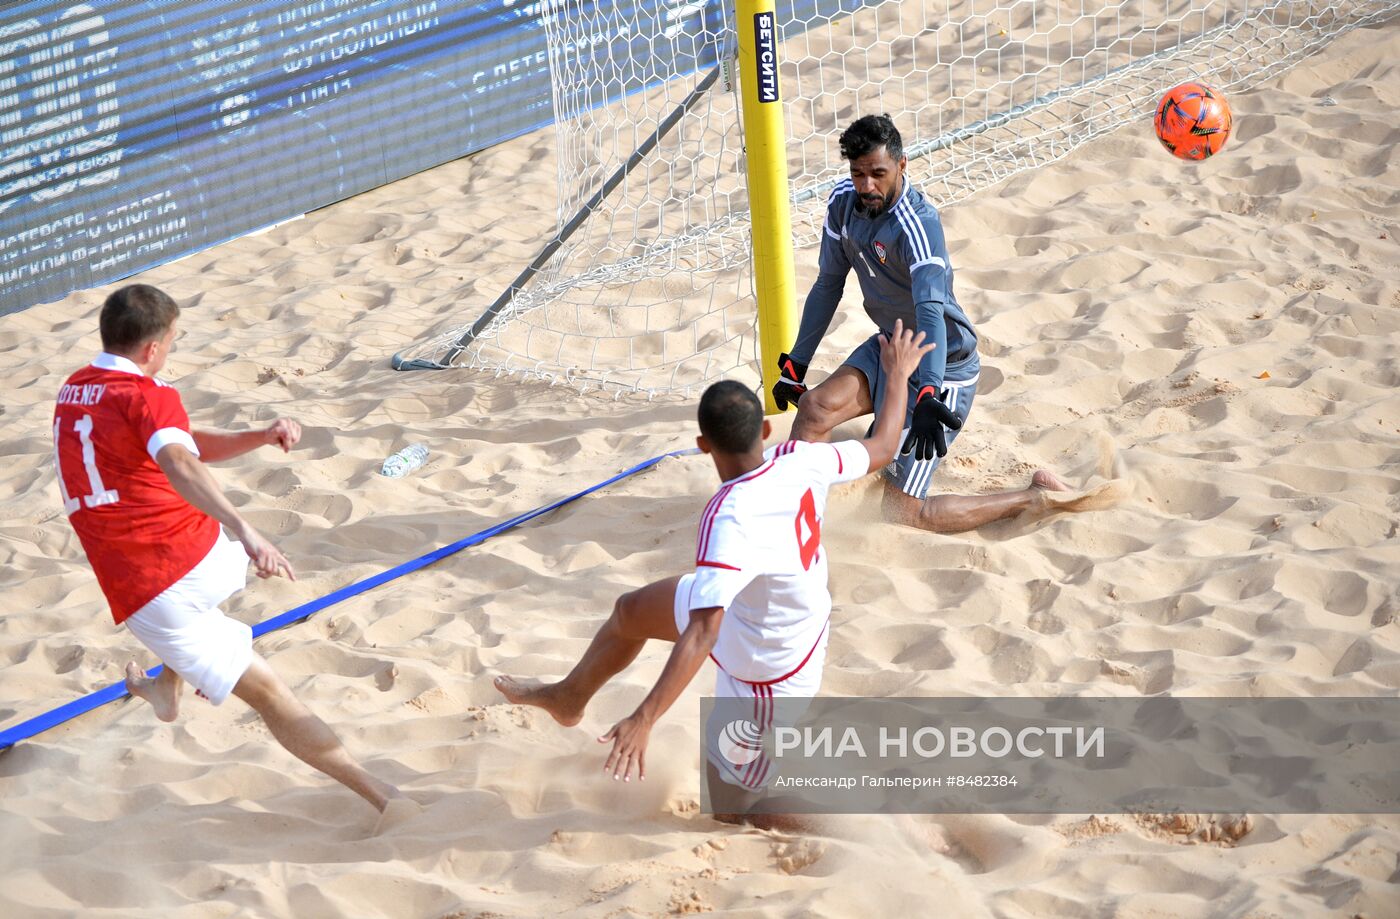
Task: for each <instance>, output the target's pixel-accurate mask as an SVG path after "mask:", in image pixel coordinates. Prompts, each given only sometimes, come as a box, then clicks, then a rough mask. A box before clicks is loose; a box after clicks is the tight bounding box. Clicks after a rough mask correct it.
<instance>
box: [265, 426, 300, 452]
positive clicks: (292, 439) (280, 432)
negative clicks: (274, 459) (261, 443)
mask: <svg viewBox="0 0 1400 919" xmlns="http://www.w3.org/2000/svg"><path fill="white" fill-rule="evenodd" d="M263 437H264V438H266V440H267V442H268V443H269V444H275V445H277V446H279V447H281V448H282V452H283V453H287V452H290V451H291V449H292V448H293V447H295V446H296V445H297V441H299V440H301V425H299V424H297V423H296V422H295V421H293V420H292V419H290V418H278V419H277V420H276V421H274V422H272V424H270V425H268V427H267V430H265V431H263Z"/></svg>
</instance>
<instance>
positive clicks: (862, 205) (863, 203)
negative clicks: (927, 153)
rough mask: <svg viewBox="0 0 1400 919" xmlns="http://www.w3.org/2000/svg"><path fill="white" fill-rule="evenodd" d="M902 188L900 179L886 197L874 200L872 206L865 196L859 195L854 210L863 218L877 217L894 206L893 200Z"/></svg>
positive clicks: (902, 182)
mask: <svg viewBox="0 0 1400 919" xmlns="http://www.w3.org/2000/svg"><path fill="white" fill-rule="evenodd" d="M903 187H904V180H903V179H902V178H901V179H900V181H899V184H898V185H896V186H895V187H894V188H891V189H890V193H889V194H888V195H885V196H884V197H883V198H880V199H878V200H876V201H875V203H874V204H872V203H870V201H868V200H867V199H866V198H865V196H863V195H861V196H859V197H858V199H857V202H858V203H857V204H856V210H857V211H859V212H860V213H861V215H862V216H865V217H872V218H873V217H879V216H880V215H881V214H883V213H885V211H888V210H889V209H890V208H891V207H892V206H893V205H894V199H895V198H896V197H897V196H898V195H899V192H900V189H902V188H903Z"/></svg>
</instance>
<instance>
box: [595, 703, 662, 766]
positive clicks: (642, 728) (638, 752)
mask: <svg viewBox="0 0 1400 919" xmlns="http://www.w3.org/2000/svg"><path fill="white" fill-rule="evenodd" d="M650 738H651V722H650V721H648V720H647V719H645V718H643V717H642V716H641V715H637V714H633V715H628V716H627V717H626V718H623V719H622V720H621V721H619V722H618V723H617V724H615V725H613V726H612V730H610V731H608V732H607V733H606V734H604V735H603V736H602V737H599V738H598V743H607V742H608V741H610V740H611V741H612V742H613V748H612V752H611V753H609V754H608V761H607V762H606V763H604V764H603V772H604V773H608V772H611V773H612V777H613V780H614V781H616V780H618V779H621V780H622V781H624V782H630V781H632V767H633V766H636V767H637V778H638V779H645V778H646V777H647V741H648V740H649V739H650Z"/></svg>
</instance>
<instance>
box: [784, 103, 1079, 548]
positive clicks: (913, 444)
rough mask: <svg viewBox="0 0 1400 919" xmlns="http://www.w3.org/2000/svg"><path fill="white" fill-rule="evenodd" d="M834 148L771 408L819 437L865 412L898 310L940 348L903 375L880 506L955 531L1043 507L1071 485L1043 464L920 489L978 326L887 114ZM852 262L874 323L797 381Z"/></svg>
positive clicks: (969, 365)
mask: <svg viewBox="0 0 1400 919" xmlns="http://www.w3.org/2000/svg"><path fill="white" fill-rule="evenodd" d="M841 156H842V157H843V158H844V159H845V160H847V161H848V162H849V164H850V171H851V177H850V179H843V180H842V181H841V182H838V183H837V185H836V187H835V188H833V189H832V191H831V197H830V199H829V200H828V202H827V210H826V222H825V226H824V227H823V231H822V241H821V255H820V260H819V268H820V273H819V275H818V277H817V280H816V283H815V284H813V285H812V290H811V292H810V293H809V294H808V295H807V302H806V305H805V306H804V307H803V310H802V323H801V326H800V327H799V329H798V335H797V343H796V344H794V345H793V347H792V352H791V353H790V354H783V355H782V356H781V357H780V358H779V360H778V363H779V369H780V370H781V371H782V376H781V378H780V379H779V381H778V382H777V383H776V384H775V385H774V386H773V398H774V399H775V400H776V402H777V404H778V407H779V408H783V409H786V408H787V406H788V403H796V404H797V419H796V420H795V421H794V422H793V426H792V436H793V438H794V439H796V440H808V441H825V440H828V439H829V438H830V435H831V431H832V429H833V428H835V427H836V426H837V425H840V424H842V423H844V422H846V421H850V420H851V419H852V418H858V417H860V416H862V415H869V414H872V413H873V411H874V407H875V406H877V405H879V404H880V397H881V393H882V392H883V390H884V386H885V378H884V374H883V373H882V372H881V369H880V346H879V339H880V338H881V337H888V335H889V333H890V331H891V330H892V329H893V328H894V324H895V320H903V322H904V327H905V328H911V327H912V328H914V329H916V330H917V331H919V332H923V333H924V334H925V335H926V336H927V340H928V341H931V342H933V343H934V344H935V345H936V347H935V348H934V349H933V351H931V352H930V353H929V354H928V355H926V356H925V357H924V359H923V361H922V363H921V364H920V365H919V369H918V371H917V372H916V373H915V374H914V375H913V377H911V378H910V381H909V386H910V393H909V403H908V404H909V415H908V418H907V420H906V427H907V432H906V434H905V438H904V442H903V445H902V447H901V451H900V454H899V455H898V456H897V457H896V459H895V462H894V463H893V464H891V466H890V467H889V468H888V469H886V477H887V478H886V488H885V499H884V502H885V504H884V510H885V514H886V516H887V517H888V518H890V519H892V520H894V521H897V522H900V523H906V524H911V525H914V526H919V527H923V528H924V529H928V530H934V531H936V532H942V533H957V532H962V531H964V530H970V529H973V528H975V527H978V526H981V525H982V524H984V523H988V522H990V521H993V520H999V519H1001V518H1004V517H1012V516H1015V515H1017V514H1019V513H1021V512H1022V511H1025V510H1027V509H1030V508H1032V507H1039V506H1042V505H1043V504H1044V501H1043V500H1042V495H1043V493H1044V492H1046V491H1068V490H1069V489H1068V486H1067V485H1065V483H1064V482H1062V481H1061V480H1060V479H1059V477H1058V476H1056V475H1055V474H1054V473H1053V472H1050V471H1049V470H1044V469H1041V470H1037V471H1036V472H1035V474H1034V475H1033V476H1032V478H1031V484H1030V485H1029V486H1028V487H1027V488H1025V489H1022V490H1019V491H1014V492H1005V493H1001V494H992V495H975V496H963V495H937V496H934V497H931V498H929V497H926V496H927V494H928V490H929V483H930V481H931V480H932V478H933V472H934V470H935V469H937V468H938V463H939V461H940V460H941V459H942V458H943V457H944V456H945V455H946V454H947V452H948V447H949V445H950V444H952V442H953V441H954V439H955V438H956V437H957V435H958V432H959V431H960V430H961V429H962V427H963V425H964V424H965V423H966V422H967V417H968V414H969V413H970V412H971V411H972V401H973V399H974V397H975V396H976V391H977V378H978V373H979V371H980V369H981V363H980V362H979V360H978V358H977V333H976V332H975V331H973V328H972V323H971V322H970V321H969V320H968V318H967V315H966V314H965V313H964V312H963V310H962V307H961V306H959V305H958V301H957V300H956V299H955V298H954V296H953V266H952V265H951V264H950V262H949V259H948V247H947V245H946V243H945V242H944V239H943V224H942V222H941V221H940V220H939V217H938V211H937V210H935V209H934V207H933V205H932V204H930V203H929V202H928V201H927V200H925V198H924V196H923V195H922V194H921V193H920V192H919V191H918V189H916V188H914V187H913V185H911V184H910V183H909V181H908V179H907V177H906V175H905V171H906V167H907V165H908V158H907V157H906V156H905V155H904V145H903V142H902V140H901V138H900V136H899V131H898V130H897V129H896V128H895V126H894V123H893V122H892V121H891V120H890V117H889V116H888V115H866V116H865V117H863V118H860V119H858V120H856V121H855V122H854V123H853V124H852V125H851V126H850V127H849V128H847V129H846V131H845V132H844V133H842V135H841ZM852 270H854V271H855V274H856V278H857V279H858V280H859V282H860V290H861V294H862V295H863V297H864V301H865V312H866V314H867V315H869V316H870V318H871V319H872V320H873V321H874V322H875V325H876V327H877V328H878V329H879V330H880V331H879V332H877V333H876V334H875V335H872V336H871V337H870V338H869V339H867V340H866V341H865V343H864V344H862V345H861V346H860V347H858V348H857V349H856V350H855V351H854V352H853V353H852V354H851V355H850V356H849V357H847V358H846V360H845V362H844V363H843V364H842V365H841V366H840V367H839V368H838V369H837V370H836V372H835V373H833V374H832V375H831V376H830V377H828V378H827V379H826V380H824V381H823V382H822V383H821V385H819V386H815V387H813V388H812V389H810V390H808V389H807V387H806V385H805V384H804V383H803V378H804V377H805V375H806V373H807V365H808V364H810V363H811V361H812V358H813V356H814V355H815V354H816V350H817V346H818V345H819V344H820V343H821V340H822V337H823V336H825V335H826V331H827V328H828V327H829V326H830V325H831V319H832V317H833V316H834V315H835V314H836V306H837V304H838V303H839V302H840V300H841V293H842V291H843V290H844V288H845V286H846V276H847V275H848V274H849V273H850V272H851V271H852ZM799 400H800V401H799Z"/></svg>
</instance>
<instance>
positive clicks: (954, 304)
mask: <svg viewBox="0 0 1400 919" xmlns="http://www.w3.org/2000/svg"><path fill="white" fill-rule="evenodd" d="M859 200H860V199H859V198H858V196H857V195H856V191H855V186H854V185H852V184H851V181H850V180H849V179H845V180H843V181H841V182H839V183H837V185H836V187H835V188H834V189H832V191H831V197H830V198H829V199H828V201H827V208H826V223H825V226H824V227H823V229H822V245H821V255H820V261H819V266H820V269H821V274H820V276H819V277H818V279H817V283H816V284H814V285H813V286H812V291H811V293H810V294H809V295H808V297H807V303H806V306H805V307H804V309H803V314H802V325H801V329H800V330H799V333H798V338H797V344H796V345H794V346H793V349H792V356H793V357H794V358H796V359H797V360H798V361H801V362H802V363H804V364H808V363H811V360H812V357H813V355H814V354H815V352H816V349H817V345H818V344H819V343H820V341H821V339H822V337H823V336H824V335H825V334H826V330H827V327H828V326H829V325H830V323H831V318H832V316H833V315H834V314H835V311H836V305H837V303H838V302H839V301H840V297H841V291H842V290H843V289H844V287H845V279H846V275H847V273H849V272H850V271H851V270H852V269H854V270H855V273H856V278H857V279H858V280H859V281H860V291H861V294H862V296H863V298H864V301H865V312H866V314H867V315H869V316H870V318H871V319H872V320H874V322H875V325H876V326H878V327H879V328H880V330H881V331H883V332H889V331H891V330H893V328H894V323H895V320H896V319H902V320H903V321H904V325H905V327H906V328H914V329H917V330H919V331H922V332H924V334H925V336H926V338H927V340H930V341H934V342H936V343H937V345H938V347H937V348H936V349H935V350H934V351H933V352H931V353H930V354H929V355H928V356H927V357H925V358H924V360H923V362H922V363H921V364H920V365H919V370H918V372H917V373H916V374H915V380H914V381H913V382H915V384H916V388H920V389H921V388H923V387H924V386H934V387H935V388H942V385H943V380H944V376H945V373H946V372H947V371H948V369H949V368H952V369H953V371H954V374H955V376H954V378H955V379H961V378H965V377H964V374H963V373H960V372H959V371H967V375H970V374H971V373H972V372H975V369H976V366H977V334H976V332H974V331H973V329H972V323H971V322H970V321H968V318H967V314H965V313H964V312H963V309H962V307H961V306H959V305H958V301H957V299H956V298H955V297H954V296H953V266H952V265H951V264H950V262H949V259H948V246H947V244H946V243H945V242H944V239H943V222H942V221H941V220H940V219H939V217H938V211H937V209H935V208H934V206H933V205H932V204H929V203H928V201H926V200H925V199H924V196H923V194H922V193H921V192H919V190H918V189H916V188H914V186H913V184H912V183H911V182H910V181H909V180H908V178H907V177H906V178H905V180H904V190H903V191H902V192H901V194H900V196H899V198H898V200H896V201H895V203H894V205H893V206H892V207H890V208H889V209H887V210H886V211H884V212H883V213H881V214H880V215H879V216H877V217H875V218H873V219H872V218H870V217H868V216H866V214H865V213H864V212H863V211H862V210H861V209H859V208H858V207H857V206H856V205H857V204H858V203H859Z"/></svg>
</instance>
